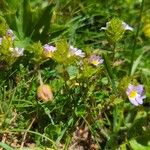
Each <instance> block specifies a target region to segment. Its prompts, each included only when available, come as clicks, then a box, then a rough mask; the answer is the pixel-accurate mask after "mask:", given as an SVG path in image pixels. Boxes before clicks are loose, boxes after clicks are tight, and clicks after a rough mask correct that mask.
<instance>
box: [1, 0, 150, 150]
mask: <svg viewBox="0 0 150 150" xmlns="http://www.w3.org/2000/svg"><path fill="white" fill-rule="evenodd" d="M143 1H144V0H143ZM143 1H142V0H136V1H135V0H119V1H117V0H116V1H114V0H105V1H104V0H92V1H91V0H1V1H0V15H1V16H2V17H3V18H5V20H6V22H7V25H8V26H9V28H10V29H12V30H13V31H14V33H15V35H16V36H17V39H16V41H15V44H16V45H18V46H23V47H24V48H25V50H26V51H25V57H20V58H18V59H17V60H16V62H15V63H14V64H13V65H11V66H9V67H8V68H7V67H6V64H5V62H3V61H1V58H0V85H1V86H0V137H1V140H2V141H4V138H5V135H7V138H6V139H7V140H6V142H0V146H1V147H3V148H5V147H7V148H6V149H10V148H11V147H9V145H11V144H12V143H13V142H14V139H13V138H16V139H19V140H18V143H17V144H18V145H19V146H20V145H25V146H28V145H27V144H29V143H34V144H35V145H36V146H35V147H34V148H35V149H43V148H53V149H71V148H72V145H74V144H77V145H78V144H79V143H80V144H79V145H78V149H79V148H80V146H81V145H82V146H83V147H84V148H85V149H92V148H93V149H106V150H109V149H112V150H115V149H122V150H127V149H133V150H148V149H150V143H149V142H150V135H149V134H148V133H149V131H150V117H149V116H150V111H149V107H150V102H149V100H150V94H149V93H150V86H149V83H150V59H149V56H150V44H149V43H150V15H149V12H150V7H149V6H150V1H148V0H145V1H144V3H143V4H144V6H143V10H142V7H141V6H142V2H143ZM114 17H118V18H119V19H121V20H123V21H125V22H126V23H128V24H129V25H130V26H132V27H133V28H134V31H133V32H132V33H130V32H126V33H125V35H124V37H123V38H122V39H121V40H120V41H119V42H118V43H116V47H115V52H116V53H115V59H116V63H118V64H119V62H120V60H121V61H123V62H124V63H122V64H121V65H117V66H115V65H112V64H110V66H111V67H110V69H111V70H109V66H108V70H107V69H106V70H107V71H105V69H104V68H105V67H101V68H100V69H97V70H96V71H95V69H93V68H92V67H91V66H90V67H89V66H88V65H87V66H86V67H85V68H84V69H85V70H84V71H83V72H82V73H83V74H82V75H80V74H79V77H77V75H78V73H79V72H80V71H81V70H79V68H78V66H77V65H74V64H76V63H74V61H79V60H75V59H74V58H73V59H71V60H68V59H65V57H64V58H61V59H62V60H61V59H60V58H59V57H58V56H57V55H55V60H52V59H49V60H48V61H43V58H41V56H40V54H41V51H40V50H41V48H42V45H44V44H46V43H51V44H53V45H54V43H56V47H58V49H59V53H61V51H63V52H64V53H63V54H64V56H65V55H66V51H67V48H68V47H67V46H66V45H67V44H66V43H68V44H71V45H75V46H76V47H79V48H81V49H84V51H85V52H87V53H88V55H90V54H91V53H93V52H94V53H95V51H96V52H97V51H98V53H100V54H104V55H103V56H104V57H105V54H107V55H108V57H105V62H107V59H108V62H109V61H110V59H111V57H109V54H110V55H111V53H112V50H113V48H114V45H112V44H111V43H109V41H108V40H107V38H106V35H105V32H102V31H100V28H101V27H105V26H106V22H108V21H110V20H111V19H112V18H114ZM0 24H1V20H0ZM60 39H65V40H60ZM59 40H60V41H59ZM65 42H66V43H65ZM62 43H65V44H62ZM89 51H90V52H89ZM133 51H134V55H133ZM58 55H59V54H58ZM0 56H1V55H0ZM33 58H34V59H33ZM65 60H66V62H65V63H66V64H65V65H64V66H65V67H66V68H65V69H64V66H63V65H62V64H63V62H64V61H65ZM132 60H133V63H131V62H132ZM72 61H73V63H72ZM61 63H62V64H61ZM67 63H68V64H67ZM113 63H114V64H115V62H113ZM39 71H40V74H41V76H42V79H43V82H44V83H47V84H49V85H51V87H52V89H53V92H54V101H53V102H52V103H51V102H48V103H43V102H41V101H38V99H37V97H36V90H37V87H38V85H39ZM109 73H110V74H113V75H114V77H113V78H114V79H115V80H116V81H115V83H116V84H117V88H118V91H119V92H118V93H119V94H120V93H121V94H122V95H124V94H123V92H125V91H124V90H125V86H126V84H127V83H129V82H130V81H131V80H134V81H135V82H139V83H142V84H144V86H145V90H146V95H147V99H146V100H145V103H144V106H140V107H137V108H135V107H134V106H132V105H131V104H129V103H128V101H125V100H126V99H127V98H126V96H122V97H116V95H115V93H114V90H113V88H112V86H111V82H110V81H109V78H111V77H112V76H111V75H110V76H109V75H107V74H109ZM92 76H93V77H92ZM4 133H5V134H4ZM26 134H27V135H26ZM20 137H21V138H20ZM24 138H25V139H24ZM4 143H5V144H6V145H5V144H4ZM22 143H23V144H22ZM11 146H12V145H11ZM12 147H15V148H17V145H15V146H12ZM72 149H73V148H72Z"/></svg>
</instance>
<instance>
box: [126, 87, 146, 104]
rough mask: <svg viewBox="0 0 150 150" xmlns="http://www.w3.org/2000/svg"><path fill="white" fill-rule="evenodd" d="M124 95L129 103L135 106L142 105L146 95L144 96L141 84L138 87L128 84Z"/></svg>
mask: <svg viewBox="0 0 150 150" xmlns="http://www.w3.org/2000/svg"><path fill="white" fill-rule="evenodd" d="M126 94H127V96H128V98H129V101H130V102H131V103H132V104H133V105H135V106H138V105H141V104H143V99H145V98H146V95H145V94H144V87H143V85H141V84H140V85H138V86H134V85H132V84H129V86H128V89H127V90H126Z"/></svg>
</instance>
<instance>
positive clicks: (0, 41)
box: [0, 37, 3, 45]
mask: <svg viewBox="0 0 150 150" xmlns="http://www.w3.org/2000/svg"><path fill="white" fill-rule="evenodd" d="M2 40H3V38H1V37H0V45H2Z"/></svg>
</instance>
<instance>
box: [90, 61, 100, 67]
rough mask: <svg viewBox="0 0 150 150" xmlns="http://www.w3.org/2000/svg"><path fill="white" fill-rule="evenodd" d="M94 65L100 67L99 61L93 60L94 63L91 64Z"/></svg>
mask: <svg viewBox="0 0 150 150" xmlns="http://www.w3.org/2000/svg"><path fill="white" fill-rule="evenodd" d="M91 63H92V64H93V65H95V66H96V65H98V64H99V61H97V60H93V61H92V62H91Z"/></svg>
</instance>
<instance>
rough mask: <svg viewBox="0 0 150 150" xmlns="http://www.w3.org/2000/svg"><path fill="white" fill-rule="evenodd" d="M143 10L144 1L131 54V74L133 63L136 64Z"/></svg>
mask: <svg viewBox="0 0 150 150" xmlns="http://www.w3.org/2000/svg"><path fill="white" fill-rule="evenodd" d="M143 8H144V0H142V3H141V8H140V16H139V24H138V26H137V31H136V34H135V37H134V42H133V48H132V53H131V66H130V72H129V74H131V71H132V67H133V63H134V56H135V49H136V44H137V37H138V35H139V31H140V26H141V18H142V13H143Z"/></svg>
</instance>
